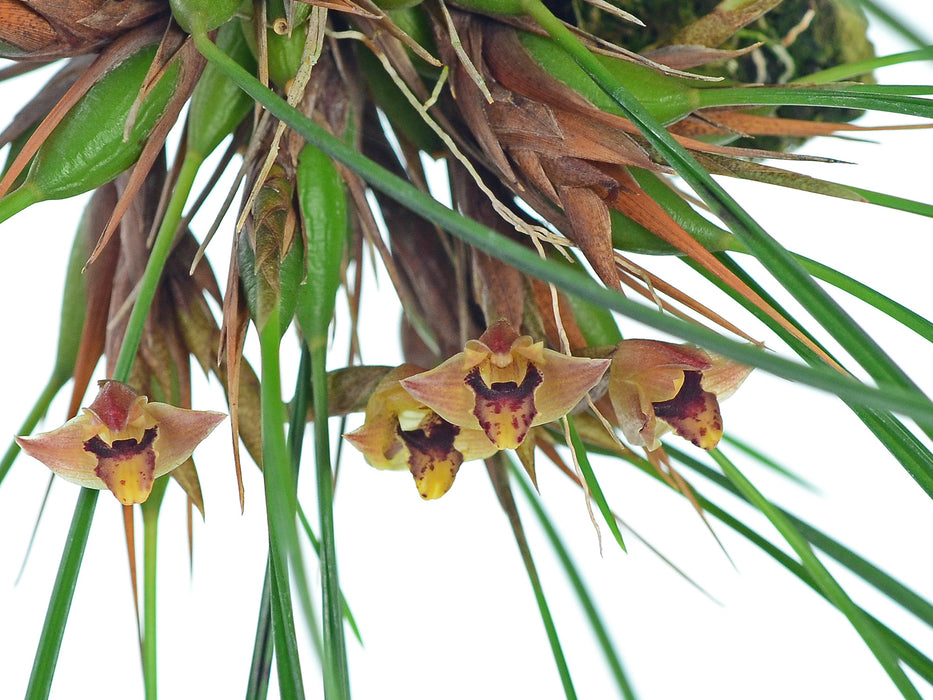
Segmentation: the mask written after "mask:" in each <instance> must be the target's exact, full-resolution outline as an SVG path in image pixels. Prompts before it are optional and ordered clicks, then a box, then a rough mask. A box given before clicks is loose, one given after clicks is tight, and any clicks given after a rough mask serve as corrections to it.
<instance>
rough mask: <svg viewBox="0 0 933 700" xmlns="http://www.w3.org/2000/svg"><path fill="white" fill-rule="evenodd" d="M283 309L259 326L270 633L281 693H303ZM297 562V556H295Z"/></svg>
mask: <svg viewBox="0 0 933 700" xmlns="http://www.w3.org/2000/svg"><path fill="white" fill-rule="evenodd" d="M279 344H280V336H279V309H278V304H273V305H272V308H271V309H270V313H269V317H268V318H267V319H266V323H265V325H264V326H263V327H262V328H261V329H260V331H259V348H260V358H261V365H262V382H261V389H260V391H261V413H262V469H263V472H262V473H263V481H264V483H265V491H266V518H267V520H268V526H269V564H270V571H271V573H272V577H271V583H272V587H271V593H272V635H273V640H274V644H275V658H276V666H277V669H278V677H279V686H280V688H281V691H282V697H288V698H296V700H298V699H300V698H304V686H303V684H302V680H301V667H300V665H299V660H298V645H297V642H296V640H295V626H294V621H293V616H292V599H291V589H290V586H289V579H288V574H289V566H288V561H289V554H290V553H292V552H296V550H297V539H298V536H297V530H296V527H295V509H296V505H295V488H294V480H293V478H292V470H291V468H290V466H291V460H290V459H289V453H288V447H287V445H286V443H285V429H284V424H285V406H284V404H283V403H282V390H281V372H280V368H279ZM296 563H297V562H296Z"/></svg>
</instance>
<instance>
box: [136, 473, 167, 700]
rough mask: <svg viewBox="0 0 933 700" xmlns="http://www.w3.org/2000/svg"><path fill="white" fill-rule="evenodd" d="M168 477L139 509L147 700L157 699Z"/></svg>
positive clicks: (155, 487)
mask: <svg viewBox="0 0 933 700" xmlns="http://www.w3.org/2000/svg"><path fill="white" fill-rule="evenodd" d="M167 485H168V476H163V477H162V478H160V479H156V481H155V483H154V484H153V485H152V492H151V493H150V494H149V498H148V499H146V501H145V503H142V504H141V505H140V508H141V510H142V513H143V682H144V684H145V688H146V700H156V698H157V696H158V671H157V666H156V591H157V587H156V561H157V559H156V556H157V553H158V541H159V508H160V507H161V505H162V497H163V496H164V495H165V487H166V486H167Z"/></svg>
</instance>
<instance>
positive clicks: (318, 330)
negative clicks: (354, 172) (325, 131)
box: [295, 144, 349, 346]
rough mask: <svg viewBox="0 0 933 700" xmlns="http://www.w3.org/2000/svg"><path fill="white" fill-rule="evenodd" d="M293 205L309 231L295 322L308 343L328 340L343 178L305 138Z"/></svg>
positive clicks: (343, 208)
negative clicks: (305, 142) (303, 280)
mask: <svg viewBox="0 0 933 700" xmlns="http://www.w3.org/2000/svg"><path fill="white" fill-rule="evenodd" d="M295 181H296V186H297V189H298V206H299V207H300V210H301V218H302V221H303V222H304V226H305V231H306V233H307V237H308V255H307V279H306V280H305V283H304V284H303V285H302V286H301V288H300V289H299V291H298V308H297V310H296V314H297V321H298V327H299V329H300V330H301V332H302V333H303V334H304V336H305V339H306V340H307V341H308V345H309V346H311V345H313V344H314V343H316V342H322V343H326V342H327V328H328V326H329V325H330V321H331V318H332V317H333V315H334V302H335V299H336V296H337V289H338V287H339V286H340V270H341V266H342V264H343V253H344V247H345V246H346V241H347V227H348V224H349V211H348V206H347V194H346V190H345V189H344V182H343V178H341V177H340V172H339V171H338V170H337V166H336V165H335V164H334V162H333V161H332V160H331V159H330V156H328V155H327V154H326V153H324V152H323V151H321V150H320V149H318V148H316V147H315V146H312V145H310V144H308V145H307V146H305V147H304V148H303V149H302V151H301V153H300V154H299V156H298V171H297V173H296V176H295Z"/></svg>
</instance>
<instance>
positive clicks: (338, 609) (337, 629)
mask: <svg viewBox="0 0 933 700" xmlns="http://www.w3.org/2000/svg"><path fill="white" fill-rule="evenodd" d="M310 351H311V385H312V386H313V387H314V415H315V420H314V461H315V465H316V471H317V500H318V517H319V521H320V527H321V540H320V557H321V572H322V579H323V581H322V588H323V593H322V595H323V599H322V607H323V617H324V619H323V626H324V673H325V689H326V693H327V694H326V697H327V698H328V700H335V699H339V700H349V698H350V672H349V667H348V664H347V644H346V635H345V634H344V628H343V596H342V594H341V592H340V577H339V576H338V573H337V548H336V544H335V542H336V538H335V534H334V479H333V473H332V472H331V460H330V434H329V429H328V428H329V426H328V419H327V417H328V415H329V410H328V397H327V345H326V343H324V342H312V343H311V348H310Z"/></svg>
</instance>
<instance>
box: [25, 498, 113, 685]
mask: <svg viewBox="0 0 933 700" xmlns="http://www.w3.org/2000/svg"><path fill="white" fill-rule="evenodd" d="M99 494H100V492H99V491H97V490H95V489H86V488H85V489H81V492H80V494H79V495H78V502H77V503H76V504H75V512H74V516H73V517H72V519H71V527H70V529H69V530H68V538H67V539H66V540H65V549H64V551H63V552H62V559H61V563H60V564H59V566H58V574H57V575H56V576H55V584H54V586H53V587H52V595H51V597H50V599H49V607H48V610H47V611H46V614H45V623H44V624H43V626H42V633H41V635H40V637H39V646H38V648H37V649H36V655H35V657H34V658H33V664H32V673H31V674H30V675H29V685H28V686H27V688H26V696H25V698H26V700H46V698H48V697H49V692H50V691H51V689H52V677H53V675H54V674H55V666H56V664H57V663H58V654H59V651H61V646H62V638H63V637H64V636H65V623H66V622H67V621H68V613H69V611H70V610H71V601H72V600H73V599H74V592H75V586H76V585H77V583H78V574H79V573H80V571H81V560H82V559H83V557H84V549H85V547H86V546H87V538H88V535H89V534H90V531H91V523H92V522H93V520H94V507H95V506H96V505H97V496H98V495H99Z"/></svg>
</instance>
